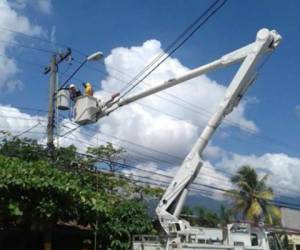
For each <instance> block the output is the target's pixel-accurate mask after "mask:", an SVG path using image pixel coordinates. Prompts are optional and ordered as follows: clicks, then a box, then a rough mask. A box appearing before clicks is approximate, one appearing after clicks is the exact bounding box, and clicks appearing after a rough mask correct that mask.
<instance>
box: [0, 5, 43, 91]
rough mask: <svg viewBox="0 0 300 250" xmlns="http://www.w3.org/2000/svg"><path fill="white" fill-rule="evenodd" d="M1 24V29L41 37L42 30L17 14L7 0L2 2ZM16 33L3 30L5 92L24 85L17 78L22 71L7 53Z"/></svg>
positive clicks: (0, 74)
mask: <svg viewBox="0 0 300 250" xmlns="http://www.w3.org/2000/svg"><path fill="white" fill-rule="evenodd" d="M0 12H1V15H0V23H1V27H4V28H8V29H11V30H14V31H17V32H22V33H25V34H28V35H39V34H41V33H42V29H41V27H39V26H36V25H32V24H31V23H30V22H29V20H28V18H27V17H25V16H23V15H20V14H18V13H17V11H16V10H15V9H13V8H12V7H11V6H10V4H9V3H8V2H7V1H6V0H0ZM15 38H16V33H13V32H9V31H7V30H1V32H0V40H1V41H4V42H1V43H0V55H1V57H0V89H2V90H5V91H10V92H11V91H14V90H15V89H20V88H21V87H22V83H21V81H20V80H18V79H17V78H16V74H17V73H18V72H19V71H20V69H19V68H18V66H17V64H16V62H15V60H14V59H13V58H12V57H10V56H9V55H8V53H7V50H8V48H9V47H11V46H13V45H11V43H12V42H15Z"/></svg>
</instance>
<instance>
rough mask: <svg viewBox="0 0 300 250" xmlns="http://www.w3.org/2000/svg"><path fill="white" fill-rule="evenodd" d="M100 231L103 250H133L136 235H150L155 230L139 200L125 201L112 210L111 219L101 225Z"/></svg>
mask: <svg viewBox="0 0 300 250" xmlns="http://www.w3.org/2000/svg"><path fill="white" fill-rule="evenodd" d="M99 229H100V230H99V232H100V235H101V239H102V241H103V245H102V249H124V250H125V249H131V248H130V247H131V239H132V236H133V235H134V234H143V233H145V232H148V233H149V232H151V231H152V230H153V226H152V223H151V221H150V220H149V216H148V215H147V213H146V208H145V205H143V204H142V203H141V202H139V201H137V200H130V201H129V200H123V201H121V202H120V203H119V204H118V206H117V207H116V208H115V209H113V210H111V214H110V216H109V219H108V220H107V221H106V223H104V224H103V225H100V228H99ZM107 232H110V234H107ZM105 243H106V244H105Z"/></svg>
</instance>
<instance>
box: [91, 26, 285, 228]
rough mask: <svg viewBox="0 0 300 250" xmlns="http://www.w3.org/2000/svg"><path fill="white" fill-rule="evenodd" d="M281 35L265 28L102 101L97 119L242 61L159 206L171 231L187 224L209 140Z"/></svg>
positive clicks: (160, 213)
mask: <svg viewBox="0 0 300 250" xmlns="http://www.w3.org/2000/svg"><path fill="white" fill-rule="evenodd" d="M280 41H281V36H280V35H279V34H278V33H277V32H276V31H275V30H272V31H270V30H268V29H265V28H264V29H261V30H259V31H258V33H257V36H256V40H255V41H254V42H253V43H251V44H249V45H247V46H245V47H242V48H240V49H238V50H235V51H233V52H231V53H229V54H226V55H224V56H222V57H221V58H220V59H218V60H215V61H213V62H211V63H208V64H206V65H203V66H200V67H198V68H196V69H193V70H191V71H189V72H188V73H186V74H185V75H183V76H181V77H178V78H175V79H170V80H168V81H165V82H163V83H162V84H160V85H157V86H155V87H152V88H150V89H148V90H145V91H143V92H141V93H137V94H134V95H132V96H130V97H128V98H120V96H119V94H116V95H114V96H112V98H111V99H110V100H108V101H106V102H103V103H101V104H100V105H99V106H100V107H99V110H98V111H97V114H96V120H98V119H100V118H101V117H103V116H106V115H109V114H110V113H111V112H113V111H115V110H116V109H118V108H120V107H121V106H124V105H127V104H129V103H131V102H134V101H136V100H139V99H141V98H144V97H147V96H150V95H152V94H154V93H157V92H160V91H162V90H164V89H167V88H170V87H172V86H175V85H178V84H180V83H182V82H185V81H187V80H190V79H192V78H195V77H198V76H200V75H202V74H205V73H208V72H210V71H212V70H215V69H218V68H221V67H225V66H228V65H231V64H233V63H237V62H241V66H240V68H239V69H238V71H237V73H236V75H235V76H234V78H233V80H232V81H231V83H230V85H229V87H228V88H227V91H226V94H225V97H224V99H223V100H222V102H221V103H220V105H219V107H218V109H217V111H216V112H215V113H214V114H213V115H212V117H211V118H210V120H209V122H208V124H207V126H206V127H205V129H204V130H203V132H202V134H201V135H200V137H199V139H198V140H197V141H196V143H195V145H194V146H193V148H192V150H191V152H190V153H189V154H188V155H187V156H186V158H185V159H184V161H183V163H182V165H181V166H180V168H179V170H178V172H177V174H176V175H175V177H174V179H173V180H172V182H171V184H170V185H169V187H168V188H167V190H166V192H165V194H164V195H163V197H162V199H161V201H160V202H159V205H158V207H157V209H156V213H157V215H158V218H159V221H160V223H161V225H162V227H163V228H164V230H165V232H166V233H167V234H170V233H171V232H174V231H183V230H184V229H185V228H186V226H187V224H186V222H185V221H184V220H180V219H179V218H178V217H179V215H180V213H181V210H182V207H183V204H184V202H185V200H186V197H187V194H188V189H189V186H190V185H191V183H192V182H193V181H194V179H195V178H196V177H197V175H198V172H199V170H200V168H201V166H202V164H203V161H202V159H201V156H202V153H203V151H204V149H205V147H206V146H207V143H208V142H209V140H210V139H211V137H212V136H213V134H214V132H215V131H216V129H217V128H218V126H219V125H220V123H221V122H222V120H223V119H224V117H225V116H226V115H228V114H229V113H231V112H232V110H233V109H234V107H236V106H237V105H238V103H239V102H240V100H241V98H242V97H243V95H244V94H245V92H246V91H247V89H248V87H249V86H250V85H251V83H252V82H253V81H254V80H255V78H256V66H257V64H258V62H259V61H260V59H261V58H262V57H263V56H265V55H266V53H270V52H272V51H273V50H274V49H275V48H276V47H277V46H278V44H279V43H280Z"/></svg>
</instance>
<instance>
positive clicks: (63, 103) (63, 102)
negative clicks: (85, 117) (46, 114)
mask: <svg viewBox="0 0 300 250" xmlns="http://www.w3.org/2000/svg"><path fill="white" fill-rule="evenodd" d="M56 101H57V108H58V109H59V110H69V109H70V93H69V90H67V89H60V90H59V91H58V92H57V100H56Z"/></svg>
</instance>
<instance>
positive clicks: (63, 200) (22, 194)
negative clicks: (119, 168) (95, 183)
mask: <svg viewBox="0 0 300 250" xmlns="http://www.w3.org/2000/svg"><path fill="white" fill-rule="evenodd" d="M0 166H1V167H0V200H1V205H0V225H1V227H4V228H9V227H13V226H18V227H21V228H24V229H30V230H43V229H45V228H47V227H49V226H51V225H54V224H56V223H57V222H58V221H59V220H61V221H71V220H75V221H77V222H78V223H80V224H83V225H86V224H88V223H89V222H90V220H91V219H92V218H95V216H96V215H102V216H103V215H105V214H106V213H107V211H108V210H109V206H108V204H109V203H108V200H109V197H108V196H107V194H106V193H105V192H95V191H94V190H93V188H92V187H91V186H90V185H84V184H83V183H82V180H81V179H80V178H78V176H77V175H75V174H73V173H68V172H63V171H61V170H58V169H57V168H55V167H54V166H52V165H50V164H48V163H47V162H45V161H40V160H39V161H35V162H29V161H25V160H22V159H18V158H8V157H4V156H0Z"/></svg>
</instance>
